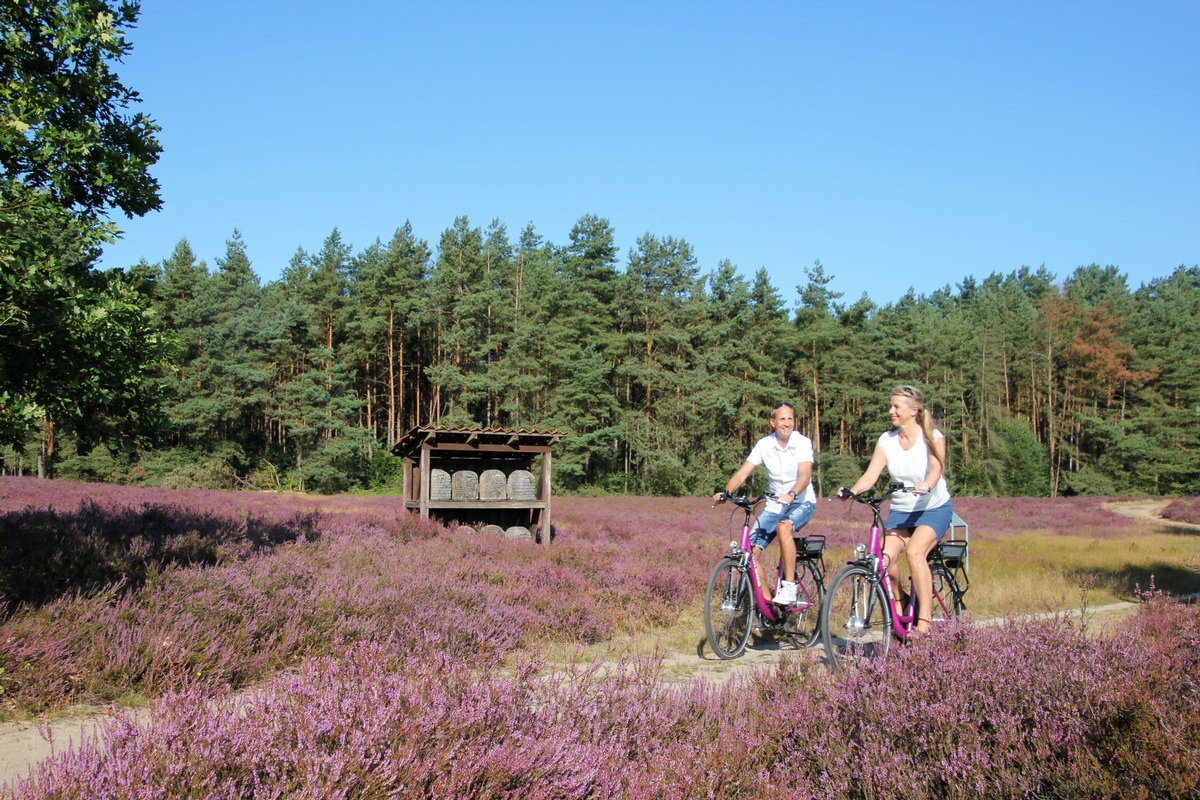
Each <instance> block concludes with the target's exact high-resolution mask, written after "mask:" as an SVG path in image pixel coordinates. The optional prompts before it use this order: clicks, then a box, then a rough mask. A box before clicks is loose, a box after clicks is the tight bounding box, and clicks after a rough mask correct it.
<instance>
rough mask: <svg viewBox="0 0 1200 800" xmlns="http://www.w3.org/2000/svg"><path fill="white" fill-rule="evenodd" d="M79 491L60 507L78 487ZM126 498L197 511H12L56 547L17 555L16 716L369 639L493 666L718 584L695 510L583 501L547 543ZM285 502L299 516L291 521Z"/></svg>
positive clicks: (403, 519) (388, 520)
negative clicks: (608, 510) (610, 509)
mask: <svg viewBox="0 0 1200 800" xmlns="http://www.w3.org/2000/svg"><path fill="white" fill-rule="evenodd" d="M7 488H12V487H11V486H10V487H7ZM63 488H64V490H65V491H64V492H63V496H62V497H61V499H59V500H57V502H58V503H59V505H65V504H67V503H68V502H70V501H71V500H73V499H74V498H72V497H71V494H72V493H73V492H74V491H76V490H75V489H74V486H73V485H65V486H64V487H63ZM110 491H111V490H110ZM124 496H125V497H127V498H128V499H130V500H135V501H136V500H141V501H145V500H146V499H147V498H148V497H151V496H158V497H160V498H166V497H170V498H172V499H173V500H176V501H190V503H191V504H194V505H195V506H198V508H196V507H193V505H191V504H189V505H188V506H187V507H184V506H183V505H182V502H181V503H180V504H179V505H167V504H162V503H160V504H157V505H154V504H150V503H146V502H143V504H142V505H141V507H140V508H131V507H122V506H120V504H119V502H118V500H117V497H118V495H116V494H111V493H110V494H108V495H103V496H102V497H101V498H98V499H95V500H91V501H79V502H80V503H81V506H80V509H81V510H79V511H74V512H59V511H58V510H57V509H56V508H54V507H50V508H45V509H40V510H35V509H32V508H30V507H29V506H26V507H25V508H23V509H21V510H16V511H10V512H8V513H7V514H3V515H0V521H2V522H0V524H7V525H8V527H7V528H6V529H4V531H5V535H6V537H7V538H6V539H5V542H7V543H9V544H11V543H12V542H20V541H24V540H23V539H22V538H21V537H23V536H32V535H34V534H35V533H36V534H37V535H40V536H42V537H43V541H42V542H41V543H40V546H42V547H43V548H45V550H44V552H48V553H52V554H53V555H52V557H49V558H46V557H42V558H40V559H35V558H30V557H28V556H26V560H25V561H24V562H22V561H20V559H13V563H14V564H15V565H18V566H19V567H20V568H19V569H18V568H17V567H16V566H14V567H13V568H11V569H10V572H9V573H8V574H9V575H12V576H14V577H13V578H12V585H17V586H21V587H24V588H23V592H24V594H23V595H22V594H20V593H18V592H15V591H14V592H11V593H10V597H13V598H15V599H22V598H23V599H24V602H20V603H13V604H11V605H10V606H9V607H8V618H7V619H6V620H4V621H3V626H2V627H3V629H2V630H0V669H2V670H3V672H0V688H3V690H4V692H3V702H4V708H5V709H7V711H8V713H13V712H18V711H23V712H38V711H42V710H46V709H49V708H54V707H57V706H61V705H64V704H67V703H72V702H76V703H78V702H89V703H94V702H109V701H112V700H116V699H120V698H122V697H126V696H131V695H132V696H139V695H140V696H145V697H155V696H159V695H161V694H162V693H164V692H168V691H182V690H184V689H185V688H187V687H188V686H191V685H193V684H196V685H199V686H202V687H205V688H206V689H207V690H209V691H215V690H217V689H219V688H222V687H231V688H235V689H236V688H239V687H244V686H247V685H250V684H253V683H255V682H258V681H261V680H263V679H265V678H267V677H269V676H270V675H271V674H272V673H273V672H274V671H276V670H279V669H281V668H284V667H287V666H290V665H294V664H296V663H298V661H299V660H300V659H302V658H304V657H310V656H321V655H327V654H336V653H339V652H342V651H343V650H344V649H345V648H346V647H348V646H350V645H352V644H353V643H355V642H362V641H388V642H392V643H393V644H394V646H397V647H403V648H406V649H407V650H409V651H411V652H415V653H423V652H427V651H429V650H430V648H431V647H432V645H431V644H430V642H436V646H437V647H438V648H439V649H440V650H442V651H444V653H445V654H449V655H451V656H453V657H456V658H462V659H464V660H469V661H470V662H472V663H474V664H476V665H481V664H491V663H498V662H500V661H502V660H503V659H505V658H506V657H508V656H509V655H510V654H511V653H513V652H514V651H517V650H521V649H526V648H530V647H534V646H536V645H538V643H540V642H549V643H564V644H568V645H570V644H580V643H582V644H587V643H597V642H602V641H606V640H608V639H611V638H612V637H613V636H614V635H616V634H617V633H619V632H622V631H626V632H637V631H643V630H646V629H649V628H653V627H656V626H661V625H668V624H670V623H672V622H673V621H674V620H675V619H676V618H677V617H678V615H679V614H680V613H681V611H682V610H683V609H685V608H687V607H689V606H690V605H694V603H695V600H696V598H697V597H699V595H700V594H701V593H702V591H703V586H704V583H705V580H706V578H707V572H708V569H709V567H710V564H711V561H712V553H713V548H712V545H711V544H709V543H707V542H705V541H704V539H703V537H701V536H698V535H697V534H698V532H699V531H701V530H702V529H703V528H704V525H703V523H701V522H696V521H691V522H689V521H683V522H679V521H677V520H673V521H672V523H671V525H670V526H666V525H664V526H663V527H662V528H659V527H656V526H655V527H646V526H643V525H637V524H634V523H633V522H631V520H630V519H629V518H626V517H622V516H620V515H619V516H618V518H616V519H613V520H608V519H607V518H604V519H593V518H591V517H589V516H588V515H586V514H585V515H582V516H581V517H580V519H579V520H578V521H577V522H574V523H572V532H571V533H570V534H569V535H566V534H564V535H562V536H560V538H559V540H558V541H556V543H555V545H554V546H552V547H548V548H543V547H537V546H535V545H531V544H529V543H523V542H511V541H505V540H502V539H499V538H496V537H488V536H482V535H476V534H466V533H450V532H449V531H447V530H446V529H445V528H444V527H442V526H441V525H438V524H436V523H432V522H429V521H423V520H420V519H418V518H417V517H415V516H414V515H412V514H410V513H408V512H407V511H404V510H403V509H402V506H401V508H400V510H399V513H396V507H397V505H398V504H397V502H396V500H395V499H394V498H375V497H358V498H328V499H327V502H322V503H321V504H320V505H319V506H316V505H313V506H311V508H312V509H314V510H307V511H303V512H302V513H301V512H298V511H297V510H296V506H297V505H299V506H300V508H301V509H303V508H305V506H306V504H307V502H308V501H307V500H306V499H304V498H292V502H291V505H285V506H280V507H275V506H272V505H270V503H269V502H268V501H267V500H265V499H264V498H261V497H259V496H254V495H251V496H248V497H244V496H241V495H234V494H228V493H203V492H197V493H184V492H170V493H167V492H161V491H159V492H157V494H155V493H153V492H148V491H147V490H142V489H129V488H126V489H125V490H124ZM222 503H224V504H225V508H224V509H223V510H221V511H219V510H217V509H218V507H219V506H221V504H222ZM238 503H241V504H242V507H240V508H239V507H237V504H238ZM317 507H319V508H320V509H321V511H320V513H318V512H317V511H316V510H315V509H316V508H317ZM680 507H683V506H680ZM673 510H677V509H668V510H667V511H663V512H661V514H662V516H663V518H664V519H666V518H667V517H668V516H669V515H670V513H671V511H673ZM287 511H291V513H292V514H293V515H294V516H293V518H292V519H290V520H288V519H282V521H278V520H281V518H283V517H284V514H285V513H286V512H287ZM260 515H261V517H262V519H261V520H260ZM647 516H648V519H651V520H656V517H657V516H658V513H657V512H656V513H650V514H648V515H647ZM31 522H33V523H36V524H35V525H31V524H30V523H31ZM664 531H665V532H666V533H665V534H664ZM15 551H16V550H15V548H14V552H15ZM63 564H70V565H72V570H67V569H66V568H64V567H63V566H62V565H63ZM39 570H40V571H39ZM24 573H27V574H24ZM29 576H33V577H29ZM39 576H40V577H39ZM64 576H66V577H64ZM34 578H37V580H34ZM22 579H23V580H25V583H24V584H21V583H20V580H22ZM33 599H36V600H37V601H38V602H36V603H35V602H31V601H32V600H33Z"/></svg>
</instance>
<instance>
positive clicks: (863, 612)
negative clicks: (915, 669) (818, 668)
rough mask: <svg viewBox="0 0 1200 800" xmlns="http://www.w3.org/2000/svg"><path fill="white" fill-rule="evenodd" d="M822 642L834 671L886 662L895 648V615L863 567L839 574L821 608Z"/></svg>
mask: <svg viewBox="0 0 1200 800" xmlns="http://www.w3.org/2000/svg"><path fill="white" fill-rule="evenodd" d="M819 627H820V633H821V641H822V643H823V644H824V645H825V659H826V662H827V663H828V664H829V667H830V669H834V670H840V669H844V668H846V667H849V666H852V665H853V664H854V663H856V662H858V661H861V660H864V659H874V658H884V657H886V656H887V654H888V650H889V649H890V648H891V645H892V614H891V611H890V609H889V608H888V604H887V597H886V596H885V595H884V592H883V586H882V585H881V584H879V583H878V582H877V581H876V580H875V579H874V576H872V574H871V571H870V570H869V569H867V568H866V567H863V566H858V565H854V564H852V565H850V566H846V567H842V568H841V569H840V570H838V573H837V575H835V576H834V577H833V580H832V581H831V582H830V583H829V587H828V588H827V589H826V590H825V601H824V602H823V603H822V604H821V620H820V624H819Z"/></svg>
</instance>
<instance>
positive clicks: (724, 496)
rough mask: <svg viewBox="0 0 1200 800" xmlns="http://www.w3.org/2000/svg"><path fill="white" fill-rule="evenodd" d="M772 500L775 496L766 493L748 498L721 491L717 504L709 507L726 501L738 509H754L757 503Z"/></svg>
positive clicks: (714, 504) (714, 505)
mask: <svg viewBox="0 0 1200 800" xmlns="http://www.w3.org/2000/svg"><path fill="white" fill-rule="evenodd" d="M774 498H775V495H774V494H772V493H771V492H767V493H766V494H763V495H761V496H759V497H750V496H749V495H735V494H730V493H729V492H726V491H723V490H722V492H721V497H720V499H719V500H717V502H715V503H713V504H712V506H711V507H712V508H716V507H717V506H718V505H720V504H721V503H724V502H726V501H728V502H730V503H733V504H734V505H735V506H738V507H739V508H745V509H751V508H754V507H755V506H756V505H758V504H759V503H761V502H762V501H763V500H767V499H774Z"/></svg>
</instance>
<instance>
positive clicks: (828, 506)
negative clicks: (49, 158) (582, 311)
mask: <svg viewBox="0 0 1200 800" xmlns="http://www.w3.org/2000/svg"><path fill="white" fill-rule="evenodd" d="M956 507H957V508H958V510H959V512H960V514H962V516H964V517H965V518H967V519H968V520H969V521H970V523H971V532H972V539H973V540H980V541H986V540H987V539H988V538H990V537H1002V536H1005V535H1010V534H1015V533H1020V532H1024V531H1028V530H1037V531H1048V532H1054V533H1061V534H1063V535H1082V536H1088V537H1103V536H1115V535H1121V534H1122V533H1123V532H1127V531H1129V530H1130V529H1132V528H1133V527H1134V526H1136V524H1137V523H1135V522H1134V521H1132V520H1129V519H1127V518H1125V517H1122V516H1120V515H1116V514H1112V513H1110V512H1107V511H1105V510H1104V509H1103V508H1102V500H1101V499H1099V498H1086V499H1085V498H1073V499H1070V500H1032V499H1025V498H1020V499H1014V498H1008V499H1004V500H998V499H988V500H985V499H974V498H964V499H962V500H956ZM735 521H736V518H735V517H733V516H732V515H731V514H730V510H729V507H728V506H725V507H721V508H717V509H713V508H710V503H709V502H708V501H706V500H704V499H699V498H671V499H652V498H624V497H617V498H573V497H559V498H555V522H556V526H557V527H558V529H559V536H558V538H557V539H556V540H555V542H554V543H553V544H552V545H551V546H549V547H541V546H538V545H534V544H531V543H528V542H521V541H504V540H500V539H498V538H493V537H485V536H482V535H478V534H468V533H459V532H450V531H448V530H447V529H445V528H444V527H442V526H441V525H438V524H436V523H432V522H422V521H420V520H417V519H414V518H413V516H412V515H411V514H409V513H407V512H405V511H404V510H403V508H402V505H401V503H400V502H399V500H398V499H397V498H393V497H362V496H355V497H329V498H324V497H305V496H289V495H277V494H248V493H247V494H237V493H222V492H205V491H166V490H153V489H143V488H129V487H118V486H110V485H85V484H69V483H61V482H48V481H36V480H33V479H21V478H2V479H0V593H2V594H3V603H4V605H3V607H2V612H3V613H2V618H0V625H2V626H3V630H0V669H2V670H3V671H2V672H0V691H2V694H0V703H2V704H3V705H2V708H3V712H4V714H5V715H7V716H9V717H12V716H17V715H24V714H30V713H33V714H38V713H44V712H47V711H52V710H54V709H57V708H61V707H63V706H67V705H70V704H75V703H100V704H104V703H111V702H114V701H117V700H119V699H121V698H126V697H131V696H133V697H137V696H140V697H145V698H158V700H157V701H156V702H155V703H154V704H153V707H152V713H151V715H150V719H149V721H148V722H147V721H144V720H143V721H141V722H140V723H135V722H134V721H132V720H131V719H128V718H125V717H122V716H120V715H118V716H117V718H116V719H115V721H113V722H112V723H110V724H109V727H108V733H107V737H106V740H105V743H104V744H103V745H102V746H96V745H85V746H83V747H81V748H78V749H73V750H69V751H67V752H63V753H60V754H59V755H57V756H54V757H52V758H51V759H49V760H47V761H46V762H43V764H41V765H40V766H39V767H38V768H37V769H36V770H35V772H34V773H33V774H32V775H31V776H30V778H29V779H28V780H24V781H19V782H17V783H15V784H13V785H11V786H9V787H6V788H5V789H4V790H3V791H0V796H11V797H19V798H31V799H32V798H118V797H120V798H152V797H153V798H210V797H289V798H326V797H344V798H376V797H385V796H387V797H430V798H443V797H444V798H450V797H468V796H469V797H512V798H518V797H519V798H526V797H529V798H539V797H546V798H550V797H553V798H602V797H604V798H607V797H614V798H616V797H622V798H624V797H639V798H640V797H664V796H668V795H669V796H671V797H685V798H691V797H696V798H701V797H705V798H707V797H720V798H741V797H746V796H751V795H755V796H777V795H781V794H784V795H787V796H789V797H795V798H808V797H812V798H840V797H881V796H890V795H892V794H898V795H901V796H905V797H913V798H927V797H928V798H934V797H937V798H958V797H962V798H966V797H979V796H988V797H1031V796H1032V797H1058V796H1070V797H1195V796H1196V787H1197V786H1198V785H1200V750H1198V745H1197V743H1198V742H1200V683H1198V680H1200V678H1198V676H1200V614H1198V613H1197V609H1196V607H1195V606H1186V605H1181V604H1177V603H1172V602H1167V601H1166V600H1165V599H1163V598H1162V597H1160V596H1158V594H1157V592H1155V591H1154V590H1153V587H1151V588H1150V589H1149V590H1148V591H1147V592H1146V593H1145V595H1144V596H1143V599H1144V600H1145V601H1146V602H1144V603H1143V604H1142V605H1141V606H1140V607H1139V609H1138V613H1137V616H1136V620H1135V621H1134V623H1133V624H1131V625H1130V626H1129V629H1128V632H1127V633H1126V634H1124V635H1122V636H1119V637H1109V638H1096V637H1092V636H1089V635H1088V634H1087V632H1086V631H1085V630H1084V629H1083V628H1082V627H1081V626H1080V625H1079V624H1078V623H1074V622H1071V621H1070V620H1068V619H1056V620H1051V621H1049V622H1041V623H1037V622H1032V621H1028V620H1026V621H1010V622H1008V623H1006V624H1004V625H999V626H994V627H978V628H976V627H969V626H958V627H951V628H948V629H946V630H944V631H943V632H939V633H938V634H935V635H934V636H931V637H928V638H927V639H924V640H922V641H921V642H920V643H918V644H917V645H916V646H914V647H911V648H901V649H899V651H898V652H896V654H895V655H894V657H889V659H888V660H887V661H886V662H884V663H880V664H872V665H868V666H865V667H863V668H862V669H859V670H857V671H854V672H851V673H842V674H838V675H830V674H829V673H828V672H826V671H825V669H824V668H823V667H822V666H821V665H820V664H818V663H815V662H814V661H810V660H807V659H784V660H783V661H781V662H780V664H779V665H778V666H775V667H772V668H770V669H766V668H764V669H763V670H760V671H758V672H754V673H752V674H748V675H746V676H740V677H735V678H732V679H730V680H729V681H728V682H726V683H724V684H722V685H719V686H714V685H709V684H705V683H700V682H698V683H694V684H688V685H682V686H681V685H678V684H674V683H671V682H668V681H665V680H663V679H662V677H663V676H662V673H661V669H662V667H661V663H660V662H659V661H658V660H656V659H654V658H648V659H641V660H630V661H627V662H623V664H622V665H621V667H622V668H620V669H614V668H613V665H607V666H606V667H605V668H600V666H599V665H596V664H591V663H586V662H580V663H575V664H568V665H566V666H564V665H562V664H553V665H551V664H548V663H546V662H545V661H544V655H543V647H544V646H545V645H547V644H555V645H562V644H565V645H568V646H570V645H571V644H572V643H593V642H603V641H605V640H608V639H611V638H612V637H614V636H618V635H621V634H625V633H631V634H638V633H643V632H646V631H651V630H654V629H656V628H660V627H662V626H667V625H670V624H672V623H674V622H676V621H677V620H678V619H679V617H680V615H681V614H684V613H693V614H694V613H695V608H696V606H697V605H698V603H699V601H700V597H701V595H702V594H703V590H704V585H705V582H706V579H707V576H708V572H709V570H710V569H711V566H712V564H713V563H714V561H715V559H716V557H717V556H718V555H719V554H720V553H721V552H723V550H724V549H725V548H726V547H727V546H728V541H729V538H730V535H731V528H732V527H733V525H734V524H735ZM868 522H869V519H868V518H867V516H866V514H865V512H864V509H862V507H852V506H851V505H850V504H844V503H836V502H835V503H824V502H823V503H821V507H820V509H819V510H818V514H817V518H816V520H815V521H814V522H813V523H812V525H811V526H810V528H809V529H808V530H809V532H810V533H821V534H825V535H827V536H828V537H829V539H830V542H831V544H832V545H834V546H839V545H849V544H851V543H852V542H855V541H858V540H859V539H860V538H861V536H862V530H863V527H864V526H865V525H866V524H868ZM901 696H903V697H906V698H908V701H907V707H905V706H903V705H901V704H900V703H898V702H897V698H898V697H901Z"/></svg>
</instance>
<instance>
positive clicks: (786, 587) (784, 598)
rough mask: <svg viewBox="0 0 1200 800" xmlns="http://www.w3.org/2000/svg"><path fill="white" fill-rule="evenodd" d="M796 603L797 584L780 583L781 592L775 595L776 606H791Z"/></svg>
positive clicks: (789, 582) (790, 582)
mask: <svg viewBox="0 0 1200 800" xmlns="http://www.w3.org/2000/svg"><path fill="white" fill-rule="evenodd" d="M795 602H796V584H795V583H794V582H792V581H780V583H779V592H778V593H777V594H776V595H775V605H779V606H790V605H792V604H793V603H795Z"/></svg>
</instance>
